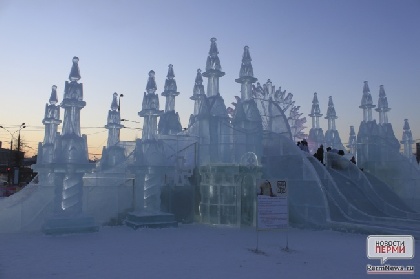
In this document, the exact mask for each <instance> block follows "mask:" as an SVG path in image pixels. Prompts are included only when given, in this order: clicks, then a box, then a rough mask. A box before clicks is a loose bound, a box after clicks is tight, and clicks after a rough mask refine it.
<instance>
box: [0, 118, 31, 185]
mask: <svg viewBox="0 0 420 279" xmlns="http://www.w3.org/2000/svg"><path fill="white" fill-rule="evenodd" d="M0 128H1V129H3V130H6V131H7V132H8V133H9V134H10V136H11V139H10V156H9V167H8V169H10V165H11V162H12V161H11V160H12V154H13V139H14V138H15V137H14V136H15V134H16V132H18V142H17V145H18V147H17V151H18V153H17V160H16V164H17V167H19V169H20V131H21V130H22V129H24V128H26V125H25V122H23V123H22V124H20V126H19V129H17V130H16V131H14V132H13V133H12V132H10V131H9V130H8V129H6V128H5V127H3V126H0ZM10 180H11V176H10V173H9V174H8V182H9V184H10V182H11V181H10ZM18 183H19V172H18Z"/></svg>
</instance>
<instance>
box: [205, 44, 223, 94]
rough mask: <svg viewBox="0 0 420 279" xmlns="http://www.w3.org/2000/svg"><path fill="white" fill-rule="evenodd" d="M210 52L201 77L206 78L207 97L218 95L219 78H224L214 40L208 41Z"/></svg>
mask: <svg viewBox="0 0 420 279" xmlns="http://www.w3.org/2000/svg"><path fill="white" fill-rule="evenodd" d="M210 42H211V45H210V51H209V56H208V57H207V62H206V71H205V72H204V73H203V77H207V78H208V82H207V96H208V97H211V96H216V95H218V94H220V93H219V78H220V77H222V76H224V75H225V73H224V72H222V67H221V66H220V60H219V56H218V54H219V51H218V50H217V44H216V38H211V39H210Z"/></svg>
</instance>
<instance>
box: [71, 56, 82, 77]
mask: <svg viewBox="0 0 420 279" xmlns="http://www.w3.org/2000/svg"><path fill="white" fill-rule="evenodd" d="M79 79H81V77H80V69H79V57H77V56H74V57H73V66H72V67H71V70H70V74H69V80H70V81H78V80H79Z"/></svg>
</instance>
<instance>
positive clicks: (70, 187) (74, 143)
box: [35, 57, 97, 234]
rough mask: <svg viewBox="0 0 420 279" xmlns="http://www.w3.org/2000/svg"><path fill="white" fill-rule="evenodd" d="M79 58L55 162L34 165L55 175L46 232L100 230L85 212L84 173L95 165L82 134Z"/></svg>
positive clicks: (66, 100)
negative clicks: (52, 212)
mask: <svg viewBox="0 0 420 279" xmlns="http://www.w3.org/2000/svg"><path fill="white" fill-rule="evenodd" d="M78 62H79V58H78V57H73V66H72V68H71V72H70V75H69V79H70V82H68V81H66V83H65V92H64V98H63V101H62V103H61V107H62V108H63V109H64V110H65V111H64V123H63V131H62V135H61V136H59V137H57V139H56V140H57V142H56V147H55V156H54V158H53V160H52V162H49V163H42V164H39V165H38V164H37V165H36V167H35V168H36V169H38V170H48V171H49V172H50V175H53V176H54V184H55V185H54V187H55V198H54V214H53V216H52V217H51V218H49V219H47V220H46V222H45V224H44V227H43V231H44V233H46V234H61V233H74V232H86V231H95V230H97V226H96V225H95V223H94V219H93V218H92V217H90V216H87V215H85V214H84V213H83V204H82V203H83V199H82V197H83V175H84V173H85V172H88V171H91V170H92V169H93V167H94V165H92V164H89V162H88V151H87V137H86V135H83V136H82V135H81V134H80V110H81V109H82V108H84V107H85V105H86V102H84V101H83V86H82V84H79V83H78V80H79V79H80V71H79V65H78ZM53 99H54V98H53ZM53 102H54V101H53ZM55 122H56V123H57V121H55Z"/></svg>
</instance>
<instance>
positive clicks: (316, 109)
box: [309, 92, 322, 129]
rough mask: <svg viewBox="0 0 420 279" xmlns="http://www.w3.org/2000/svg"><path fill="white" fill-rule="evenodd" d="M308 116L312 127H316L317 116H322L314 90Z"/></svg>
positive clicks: (317, 122) (317, 123) (317, 126)
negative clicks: (310, 118)
mask: <svg viewBox="0 0 420 279" xmlns="http://www.w3.org/2000/svg"><path fill="white" fill-rule="evenodd" d="M309 116H310V117H312V128H315V129H318V128H319V118H320V117H321V116H322V114H321V110H320V109H319V102H318V96H317V93H316V92H315V93H314V98H313V99H312V109H311V113H310V114H309Z"/></svg>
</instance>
